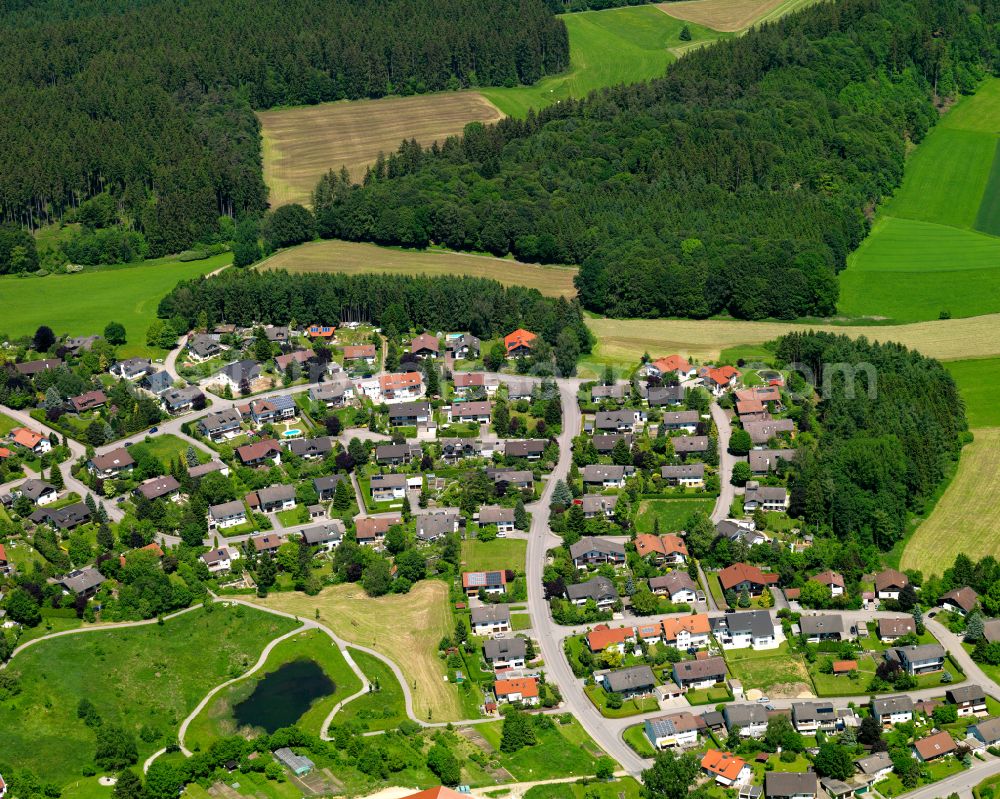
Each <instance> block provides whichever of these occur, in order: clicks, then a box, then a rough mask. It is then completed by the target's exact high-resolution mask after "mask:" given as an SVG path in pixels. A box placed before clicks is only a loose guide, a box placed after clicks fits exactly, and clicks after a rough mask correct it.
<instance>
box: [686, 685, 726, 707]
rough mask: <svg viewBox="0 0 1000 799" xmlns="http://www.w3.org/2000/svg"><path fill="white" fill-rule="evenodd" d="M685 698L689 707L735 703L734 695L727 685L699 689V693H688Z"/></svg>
mask: <svg viewBox="0 0 1000 799" xmlns="http://www.w3.org/2000/svg"><path fill="white" fill-rule="evenodd" d="M684 696H685V698H686V699H687V701H688V704H689V705H717V704H719V703H720V702H732V701H733V695H732V693H730V691H729V689H728V688H727V687H726V686H725V684H722V685H713V686H712V687H711V688H699V689H698V690H697V691H688V692H687V693H686V694H685V695H684Z"/></svg>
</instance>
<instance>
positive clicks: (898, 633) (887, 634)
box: [878, 616, 917, 643]
mask: <svg viewBox="0 0 1000 799" xmlns="http://www.w3.org/2000/svg"><path fill="white" fill-rule="evenodd" d="M916 631H917V628H916V625H915V624H914V622H913V617H912V616H901V617H900V618H898V619H879V620H878V637H879V639H880V640H881V641H882V642H883V643H891V642H893V641H895V640H896V639H897V638H902V637H903V636H904V635H909V634H910V633H915V632H916Z"/></svg>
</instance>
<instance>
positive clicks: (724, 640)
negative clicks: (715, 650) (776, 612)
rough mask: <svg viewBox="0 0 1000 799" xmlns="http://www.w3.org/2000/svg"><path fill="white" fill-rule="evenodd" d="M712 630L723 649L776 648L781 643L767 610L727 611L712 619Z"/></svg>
mask: <svg viewBox="0 0 1000 799" xmlns="http://www.w3.org/2000/svg"><path fill="white" fill-rule="evenodd" d="M712 632H713V633H714V634H715V638H716V640H717V641H718V642H719V644H720V645H721V646H722V648H723V649H746V648H748V647H752V648H753V649H774V648H776V647H777V646H778V644H779V641H778V636H777V633H776V632H775V629H774V622H773V621H772V619H771V614H770V613H768V612H767V611H766V610H750V611H744V612H740V613H735V612H727V613H726V614H725V615H724V616H719V617H717V618H715V619H712Z"/></svg>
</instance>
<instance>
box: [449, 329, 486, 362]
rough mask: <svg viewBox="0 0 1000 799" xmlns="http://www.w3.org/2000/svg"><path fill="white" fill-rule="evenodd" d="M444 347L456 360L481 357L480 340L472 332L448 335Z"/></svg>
mask: <svg viewBox="0 0 1000 799" xmlns="http://www.w3.org/2000/svg"><path fill="white" fill-rule="evenodd" d="M444 348H445V351H446V352H447V353H448V354H449V355H450V356H451V357H452V358H454V359H455V360H456V361H463V360H464V361H473V360H475V359H476V358H478V357H479V351H480V341H479V339H478V338H476V337H475V336H473V335H472V334H471V333H462V334H461V335H458V336H448V337H447V338H446V339H445V344H444Z"/></svg>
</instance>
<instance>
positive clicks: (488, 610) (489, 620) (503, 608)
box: [469, 604, 510, 624]
mask: <svg viewBox="0 0 1000 799" xmlns="http://www.w3.org/2000/svg"><path fill="white" fill-rule="evenodd" d="M469 613H470V617H471V619H472V623H473V624H494V623H497V622H508V623H509V622H510V605H503V604H498V605H481V606H479V607H478V608H473V609H472V610H471V611H470V612H469Z"/></svg>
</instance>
